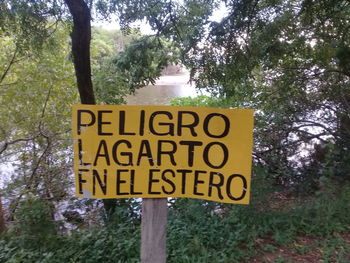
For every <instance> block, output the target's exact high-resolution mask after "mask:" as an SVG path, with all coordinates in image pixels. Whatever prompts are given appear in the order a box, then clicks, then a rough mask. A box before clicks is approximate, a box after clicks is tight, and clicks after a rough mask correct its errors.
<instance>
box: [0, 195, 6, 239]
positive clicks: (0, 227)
mask: <svg viewBox="0 0 350 263" xmlns="http://www.w3.org/2000/svg"><path fill="white" fill-rule="evenodd" d="M5 230H6V226H5V218H4V210H3V209H2V201H1V193H0V233H2V232H4V231H5Z"/></svg>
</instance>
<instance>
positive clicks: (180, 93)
mask: <svg viewBox="0 0 350 263" xmlns="http://www.w3.org/2000/svg"><path fill="white" fill-rule="evenodd" d="M188 81H189V74H188V73H183V74H177V75H167V76H161V77H160V78H159V79H158V80H157V81H156V83H155V85H150V86H147V87H144V88H141V89H138V90H137V91H136V92H135V94H134V95H129V96H128V97H127V104H128V105H169V104H170V100H171V99H173V98H176V97H195V96H196V95H197V93H196V90H195V88H194V86H193V85H190V84H189V82H188Z"/></svg>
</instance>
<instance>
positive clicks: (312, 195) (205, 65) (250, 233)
mask: <svg viewBox="0 0 350 263" xmlns="http://www.w3.org/2000/svg"><path fill="white" fill-rule="evenodd" d="M75 3H78V4H79V5H81V6H80V7H84V8H85V9H84V10H85V11H84V12H83V13H79V12H78V13H77V10H78V9H79V8H78V9H77V8H76V6H74V1H69V0H66V1H26V0H23V1H22V0H5V1H2V3H0V91H1V96H0V116H1V123H0V165H1V167H2V168H1V172H0V177H1V178H2V180H1V184H0V187H1V189H0V198H1V199H0V262H50V263H51V262H138V261H139V243H140V241H139V240H140V210H141V208H140V203H139V202H138V200H132V199H130V200H129V199H125V200H124V199H121V200H112V201H100V200H97V201H96V200H85V199H79V200H78V199H76V198H74V197H72V193H71V189H72V177H71V174H72V160H71V158H72V149H71V142H70V140H71V139H70V105H71V104H74V103H78V101H79V97H80V100H81V102H82V103H90V104H91V103H95V102H97V103H99V104H122V103H125V100H124V98H125V96H126V95H127V94H129V93H132V92H134V91H135V90H136V89H138V88H140V87H143V86H146V85H148V84H149V83H154V81H155V80H156V78H157V77H159V76H160V74H161V70H162V69H163V68H164V67H165V66H166V65H168V64H170V63H182V64H183V65H184V66H186V67H187V68H188V69H189V70H190V73H191V80H192V81H193V83H194V84H195V85H196V87H197V88H198V89H201V90H205V91H206V92H207V93H206V94H208V95H206V96H198V97H196V98H177V99H175V100H173V101H172V102H171V103H172V105H180V106H198V107H203V106H204V107H225V108H235V107H251V108H255V109H256V115H255V120H256V123H255V148H254V153H253V155H254V164H253V166H254V171H253V182H252V184H253V185H252V197H251V204H250V205H248V206H232V205H225V204H219V203H213V202H207V201H201V200H190V199H172V200H169V220H168V239H167V240H168V241H167V242H168V245H167V247H168V248H167V250H168V251H167V253H168V262H176V263H178V262H255V261H254V260H256V259H260V260H261V261H262V260H263V259H266V261H268V262H290V261H296V262H298V260H297V259H296V258H293V259H292V258H291V257H292V256H291V255H292V254H293V253H294V254H295V253H296V254H297V255H298V256H303V255H310V254H313V255H312V257H313V259H314V260H315V261H317V260H319V261H321V260H324V262H349V261H350V256H349V255H350V223H349V216H350V182H349V179H350V154H349V148H350V139H349V138H350V95H349V94H350V85H349V78H350V66H349V65H350V27H349V26H348V25H349V22H350V21H349V17H350V3H349V1H345V0H337V1H334V0H319V1H312V0H302V1H300V0H288V1H285V0H283V1H282V0H263V1H256V0H229V1H220V0H212V1H203V0H186V1H153V0H146V1H142V3H141V2H139V1H113V0H111V1H86V2H85V1H83V0H81V1H80V0H79V1H75ZM219 6H224V7H225V8H226V11H227V12H226V13H225V14H224V15H223V18H222V19H221V20H220V21H216V20H214V19H213V17H212V14H213V11H214V10H215V9H216V8H218V7H219ZM91 11H93V12H92V13H91ZM113 15H117V16H118V19H119V21H120V24H121V26H122V31H106V30H104V29H101V28H92V30H91V28H90V22H91V19H92V18H93V17H94V18H99V17H104V18H105V19H106V18H108V19H110V18H111V17H113ZM72 18H73V19H72ZM79 19H80V20H79ZM140 20H144V21H147V22H148V23H149V25H150V26H151V27H152V29H153V30H154V32H155V34H154V35H152V36H144V35H142V34H141V32H140V31H139V30H137V29H132V23H133V22H135V21H140ZM79 21H80V22H82V23H83V24H79ZM79 26H81V27H82V28H83V29H82V30H81V31H80V33H82V32H85V33H86V35H84V36H80V37H83V38H81V39H80V40H81V42H82V43H83V44H84V47H78V46H76V43H77V37H78V38H79V35H77V28H79ZM71 29H73V34H72V38H71V39H70V38H69V35H70V34H71ZM90 30H91V32H90ZM78 33H79V32H78ZM90 33H91V36H92V39H91V50H90ZM71 45H72V46H73V49H72V47H71ZM80 48H81V49H80ZM83 51H84V52H86V53H84V54H85V55H84V58H83V61H85V62H84V63H81V61H80V62H79V58H80V57H79V56H80V55H79V54H81V53H83ZM72 62H73V63H72ZM90 70H91V71H90ZM82 76H83V78H81V77H82ZM90 82H91V83H90ZM84 83H85V84H84ZM77 87H78V88H77ZM103 208H105V209H103ZM5 223H6V225H5ZM303 240H304V241H305V240H306V241H305V242H304V241H303ZM280 248H284V250H285V251H289V254H286V253H284V254H283V253H282V254H281V253H280V254H278V255H277V252H278V251H279V249H280ZM316 248H317V253H316V252H315V249H316ZM269 253H272V254H274V255H275V257H273V259H271V258H270V259H268V258H267V257H265V256H266V255H267V254H269ZM278 253H279V252H278ZM315 253H316V254H315ZM303 260H304V261H303ZM307 261H309V260H305V259H300V261H299V262H307ZM257 262H258V261H257ZM310 262H311V261H310Z"/></svg>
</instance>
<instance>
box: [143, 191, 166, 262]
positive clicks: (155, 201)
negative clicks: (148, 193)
mask: <svg viewBox="0 0 350 263" xmlns="http://www.w3.org/2000/svg"><path fill="white" fill-rule="evenodd" d="M167 205H168V200H167V199H166V198H143V199H142V225H141V263H165V262H166V225H167V213H168V207H167Z"/></svg>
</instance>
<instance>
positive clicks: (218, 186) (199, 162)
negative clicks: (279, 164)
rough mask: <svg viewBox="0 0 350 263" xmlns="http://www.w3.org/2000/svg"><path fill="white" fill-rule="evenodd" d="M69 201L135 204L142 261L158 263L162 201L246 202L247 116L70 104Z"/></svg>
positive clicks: (239, 112) (161, 250) (249, 122)
mask: <svg viewBox="0 0 350 263" xmlns="http://www.w3.org/2000/svg"><path fill="white" fill-rule="evenodd" d="M72 128H73V129H72V130H73V140H74V153H75V154H74V173H75V182H76V195H77V196H78V197H86V198H104V199H105V198H133V197H135V198H143V204H142V238H141V239H142V245H141V262H142V263H158V262H159V263H164V262H165V259H166V253H165V238H166V237H165V236H166V220H167V199H166V198H167V197H189V198H198V199H205V200H211V201H216V202H225V203H238V204H248V203H249V195H250V180H251V162H252V145H253V110H249V109H215V108H204V107H171V106H112V105H104V106H102V105H74V106H73V121H72Z"/></svg>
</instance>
